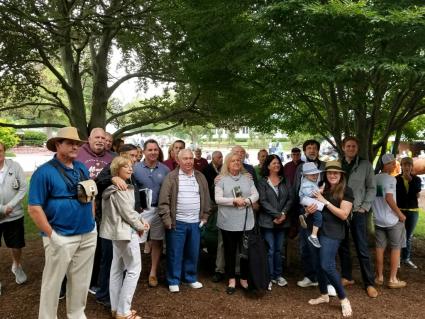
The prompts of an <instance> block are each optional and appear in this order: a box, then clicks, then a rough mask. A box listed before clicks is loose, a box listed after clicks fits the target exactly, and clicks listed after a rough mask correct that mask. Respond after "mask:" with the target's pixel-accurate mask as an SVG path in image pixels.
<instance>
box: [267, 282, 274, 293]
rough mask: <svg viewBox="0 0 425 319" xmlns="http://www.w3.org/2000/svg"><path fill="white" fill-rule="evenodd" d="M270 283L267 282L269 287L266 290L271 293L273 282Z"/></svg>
mask: <svg viewBox="0 0 425 319" xmlns="http://www.w3.org/2000/svg"><path fill="white" fill-rule="evenodd" d="M272 281H273V280H272ZM272 281H270V282H269V286H268V287H267V290H268V291H272V286H273V282H272Z"/></svg>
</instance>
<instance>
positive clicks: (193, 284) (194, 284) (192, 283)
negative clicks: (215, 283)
mask: <svg viewBox="0 0 425 319" xmlns="http://www.w3.org/2000/svg"><path fill="white" fill-rule="evenodd" d="M189 287H190V288H193V289H199V288H202V287H204V285H203V284H201V283H200V282H199V281H195V282H191V283H190V284H189Z"/></svg>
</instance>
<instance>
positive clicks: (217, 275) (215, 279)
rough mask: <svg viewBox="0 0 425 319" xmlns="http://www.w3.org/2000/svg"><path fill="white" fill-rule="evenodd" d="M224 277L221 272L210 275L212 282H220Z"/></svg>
mask: <svg viewBox="0 0 425 319" xmlns="http://www.w3.org/2000/svg"><path fill="white" fill-rule="evenodd" d="M223 279H224V275H223V274H222V273H221V272H216V273H214V276H213V277H212V281H213V282H220V281H222V280H223Z"/></svg>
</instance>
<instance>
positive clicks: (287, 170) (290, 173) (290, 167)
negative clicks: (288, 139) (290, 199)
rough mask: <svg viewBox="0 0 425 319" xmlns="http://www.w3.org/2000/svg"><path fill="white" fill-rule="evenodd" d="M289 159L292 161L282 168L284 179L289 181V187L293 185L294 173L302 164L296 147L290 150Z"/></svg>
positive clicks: (299, 152)
mask: <svg viewBox="0 0 425 319" xmlns="http://www.w3.org/2000/svg"><path fill="white" fill-rule="evenodd" d="M291 159H292V161H290V162H288V163H286V164H285V166H284V167H283V173H284V175H285V178H286V179H287V180H289V182H290V183H291V185H293V184H294V177H295V171H296V170H297V167H298V166H299V165H300V164H302V163H304V162H303V161H302V160H301V150H300V149H299V148H298V147H294V148H293V149H292V150H291Z"/></svg>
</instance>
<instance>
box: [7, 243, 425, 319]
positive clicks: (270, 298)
mask: <svg viewBox="0 0 425 319" xmlns="http://www.w3.org/2000/svg"><path fill="white" fill-rule="evenodd" d="M353 260H354V262H355V266H354V268H355V272H354V279H355V280H356V284H355V285H353V286H351V287H349V288H347V290H346V292H347V294H348V297H349V299H350V301H351V304H352V307H353V312H354V316H353V317H354V318H397V319H400V318H403V319H406V318H424V317H425V315H424V309H425V298H424V293H425V240H422V239H415V241H414V261H415V263H416V264H417V265H418V266H419V269H417V270H414V269H409V268H406V267H403V266H402V268H401V269H400V272H399V277H400V278H401V279H403V280H406V281H407V282H408V286H407V287H406V288H404V289H400V290H390V289H388V288H385V287H383V288H379V296H378V298H377V299H371V298H368V297H367V295H366V294H365V292H364V290H363V289H362V285H361V280H360V278H361V277H360V272H359V270H358V267H357V266H356V265H357V264H356V258H353ZM43 264H44V251H43V249H42V243H41V240H40V239H35V240H31V241H28V242H27V247H26V248H25V250H24V262H23V265H24V270H25V271H26V273H27V275H28V278H29V280H28V282H27V283H25V284H23V285H21V286H18V285H17V284H16V283H15V282H14V276H13V274H12V273H11V271H10V266H11V257H10V256H9V253H8V251H7V250H6V249H5V248H4V246H3V247H2V248H0V280H1V282H2V295H1V296H0V318H2V319H6V318H7V319H9V318H10V319H12V318H37V314H38V303H39V293H40V285H41V273H42V269H43ZM148 264H149V257H148V256H147V255H144V256H143V273H142V276H141V278H140V281H139V285H138V287H137V291H136V294H135V297H134V299H133V308H134V309H136V310H138V311H139V313H140V314H141V315H142V317H143V318H340V317H341V315H340V306H339V302H338V300H337V299H336V298H331V302H330V304H326V305H318V306H310V305H308V304H307V301H308V300H309V299H310V298H314V297H317V296H318V295H319V291H318V288H315V287H311V288H299V287H297V286H296V281H297V280H299V279H301V277H302V275H301V271H300V267H299V260H298V256H297V253H296V241H292V242H291V243H290V256H289V262H288V267H287V269H286V270H285V277H286V278H287V279H288V282H289V285H288V286H287V287H277V286H274V287H273V290H272V291H271V292H267V293H266V295H265V296H263V297H262V298H252V297H250V296H247V295H245V294H244V293H243V292H242V291H241V290H238V291H237V293H236V294H234V295H232V296H228V295H227V294H226V293H225V283H224V282H221V283H213V282H212V281H211V275H212V271H213V265H214V261H213V260H212V259H211V258H210V257H209V256H208V255H206V254H203V256H202V258H201V266H200V268H201V270H200V276H199V277H200V278H199V279H200V281H201V282H202V283H203V284H204V288H203V289H199V290H194V289H191V288H189V287H185V286H182V287H181V292H180V293H178V294H171V293H169V292H168V289H167V287H166V285H165V283H164V279H163V278H164V271H163V268H164V265H162V267H161V268H162V271H161V276H160V279H161V281H162V283H161V285H160V286H159V287H158V288H148V286H147V275H148V273H147V272H148V269H149V268H148ZM386 268H388V267H386ZM65 305H66V300H62V301H60V303H59V311H58V318H59V319H60V318H66V315H65ZM86 315H87V318H110V313H109V312H108V311H106V309H105V308H104V307H103V306H101V305H99V304H97V303H96V302H95V298H94V296H92V295H90V294H89V296H88V298H87V308H86Z"/></svg>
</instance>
